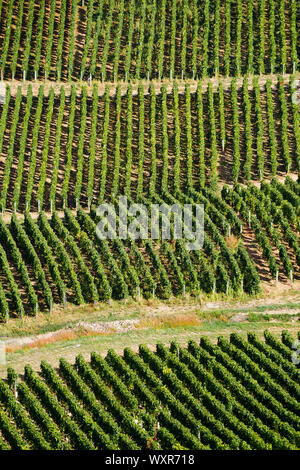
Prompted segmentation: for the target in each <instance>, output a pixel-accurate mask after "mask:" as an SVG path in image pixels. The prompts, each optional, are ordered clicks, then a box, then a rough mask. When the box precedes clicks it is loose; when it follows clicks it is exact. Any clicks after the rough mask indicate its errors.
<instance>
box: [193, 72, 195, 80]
mask: <svg viewBox="0 0 300 470" xmlns="http://www.w3.org/2000/svg"><path fill="white" fill-rule="evenodd" d="M193 80H195V70H193Z"/></svg>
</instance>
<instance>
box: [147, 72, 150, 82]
mask: <svg viewBox="0 0 300 470" xmlns="http://www.w3.org/2000/svg"><path fill="white" fill-rule="evenodd" d="M147 77H148V82H149V80H150V73H149V70H148V72H147Z"/></svg>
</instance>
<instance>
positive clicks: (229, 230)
mask: <svg viewBox="0 0 300 470" xmlns="http://www.w3.org/2000/svg"><path fill="white" fill-rule="evenodd" d="M230 235H231V225H230V224H228V236H229V237H230Z"/></svg>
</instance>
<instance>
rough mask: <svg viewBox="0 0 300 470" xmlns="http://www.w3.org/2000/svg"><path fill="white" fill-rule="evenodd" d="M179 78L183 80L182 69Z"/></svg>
mask: <svg viewBox="0 0 300 470" xmlns="http://www.w3.org/2000/svg"><path fill="white" fill-rule="evenodd" d="M181 80H183V70H181Z"/></svg>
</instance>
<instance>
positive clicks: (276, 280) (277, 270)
mask: <svg viewBox="0 0 300 470" xmlns="http://www.w3.org/2000/svg"><path fill="white" fill-rule="evenodd" d="M278 274H279V273H278V269H277V271H276V287H278Z"/></svg>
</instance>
